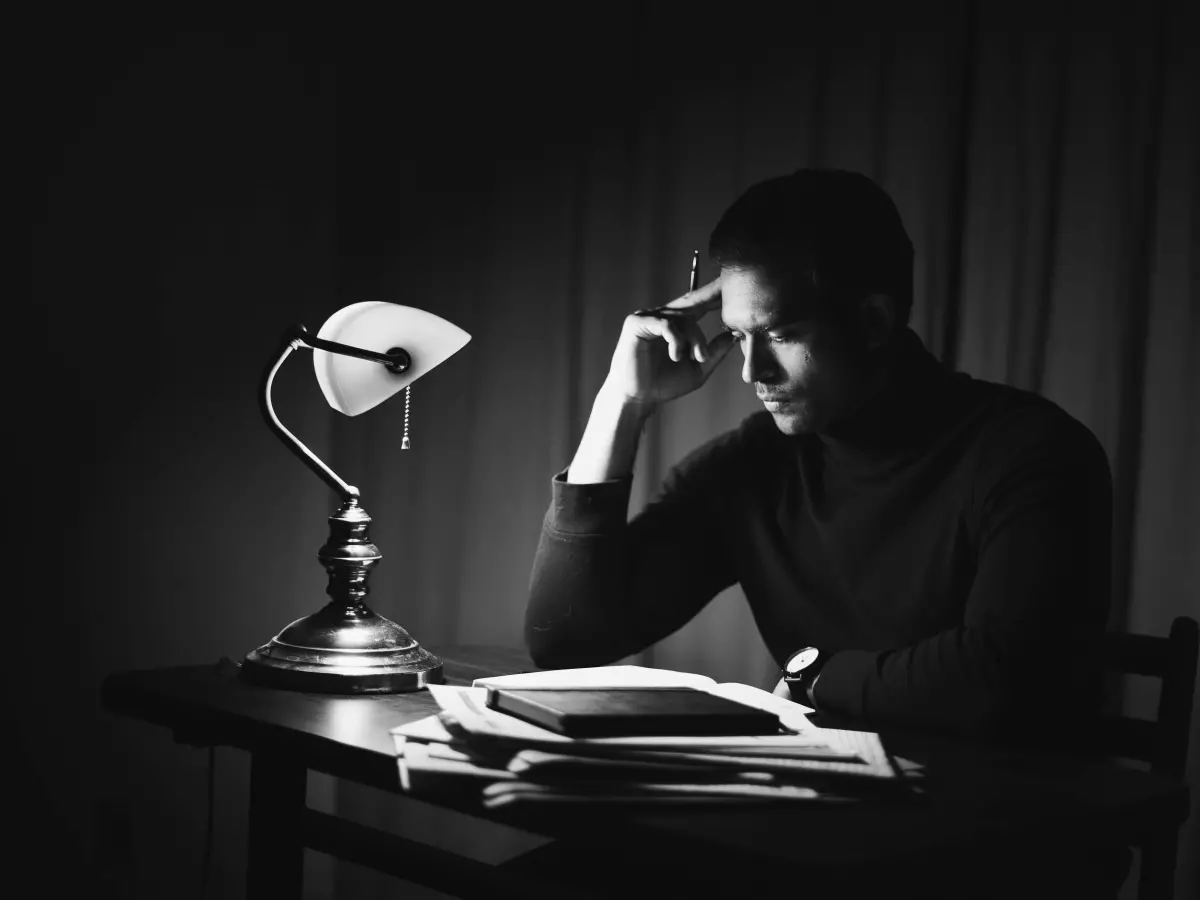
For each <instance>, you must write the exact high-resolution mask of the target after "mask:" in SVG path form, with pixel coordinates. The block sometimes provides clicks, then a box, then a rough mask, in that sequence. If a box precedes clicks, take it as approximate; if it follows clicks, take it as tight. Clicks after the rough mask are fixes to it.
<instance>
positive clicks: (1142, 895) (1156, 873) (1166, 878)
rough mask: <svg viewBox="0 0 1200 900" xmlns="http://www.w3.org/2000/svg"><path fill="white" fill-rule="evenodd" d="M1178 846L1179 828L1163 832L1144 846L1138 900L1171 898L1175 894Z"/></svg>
mask: <svg viewBox="0 0 1200 900" xmlns="http://www.w3.org/2000/svg"><path fill="white" fill-rule="evenodd" d="M1178 846H1179V832H1178V831H1177V830H1172V831H1169V832H1167V833H1165V834H1162V835H1161V836H1159V837H1158V838H1157V839H1155V840H1152V841H1147V842H1146V843H1145V844H1144V845H1143V846H1142V848H1141V850H1142V871H1141V875H1140V876H1139V877H1138V900H1171V898H1173V897H1174V896H1175V857H1176V854H1177V853H1178Z"/></svg>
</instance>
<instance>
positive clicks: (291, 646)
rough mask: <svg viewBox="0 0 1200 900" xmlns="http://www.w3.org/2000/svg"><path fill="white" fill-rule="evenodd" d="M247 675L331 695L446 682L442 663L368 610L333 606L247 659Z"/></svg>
mask: <svg viewBox="0 0 1200 900" xmlns="http://www.w3.org/2000/svg"><path fill="white" fill-rule="evenodd" d="M242 674H243V676H244V677H246V678H247V679H248V680H250V681H253V682H255V683H258V684H265V685H269V686H272V687H282V688H287V689H289V690H295V691H314V692H318V693H325V694H394V693H400V692H403V691H417V690H420V689H421V688H423V687H425V685H427V684H441V683H442V681H443V675H442V661H441V660H440V659H438V658H437V657H436V656H434V655H433V654H432V653H430V652H429V651H428V650H426V649H425V648H424V647H422V646H421V645H420V644H418V643H417V642H416V641H415V640H414V639H413V637H412V635H410V634H409V633H408V632H407V631H405V630H404V629H403V628H401V627H400V626H399V625H397V624H396V623H395V622H393V621H392V620H391V619H386V618H384V617H383V616H381V615H379V614H378V613H375V612H372V611H371V610H370V609H368V608H367V607H365V606H362V605H358V606H352V607H346V606H345V605H344V604H337V603H331V604H329V605H328V606H326V607H325V608H324V609H322V610H320V611H319V612H316V613H313V614H312V615H311V616H305V617H304V618H303V619H297V620H296V621H295V622H293V623H292V624H291V625H289V626H288V627H287V628H285V629H283V631H281V632H280V633H279V634H278V635H276V636H275V637H273V638H272V639H271V640H270V641H269V642H267V643H266V644H263V645H262V646H261V647H259V648H258V649H257V650H252V651H250V653H248V654H247V655H246V659H245V661H244V663H243V665H242Z"/></svg>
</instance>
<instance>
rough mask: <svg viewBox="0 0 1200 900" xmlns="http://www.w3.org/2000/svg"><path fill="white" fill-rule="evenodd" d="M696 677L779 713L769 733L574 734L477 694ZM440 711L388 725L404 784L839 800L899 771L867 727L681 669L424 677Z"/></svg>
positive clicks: (498, 792) (665, 799) (519, 795)
mask: <svg viewBox="0 0 1200 900" xmlns="http://www.w3.org/2000/svg"><path fill="white" fill-rule="evenodd" d="M488 686H503V687H512V688H581V687H588V688H629V687H693V688H697V689H699V690H705V691H708V692H710V693H713V694H716V695H718V696H722V697H727V698H729V699H732V700H736V701H738V702H741V703H745V704H747V705H749V706H754V707H756V708H758V709H763V710H767V711H768V712H772V713H775V714H776V715H778V717H779V720H780V724H781V726H782V728H781V732H780V733H779V734H775V735H747V736H744V737H742V736H723V737H707V736H706V737H696V736H678V737H657V736H655V737H609V738H587V739H584V738H571V737H567V736H565V735H562V734H558V733H556V732H552V731H549V730H547V729H544V728H541V727H540V726H537V725H533V724H530V723H528V722H525V721H523V720H521V719H517V718H514V717H513V716H509V715H507V714H505V713H502V712H498V711H496V710H493V709H490V708H489V707H487V706H486V705H485V704H486V696H487V687H488ZM429 690H430V692H431V693H432V694H433V697H434V699H435V700H436V701H437V703H438V706H439V707H440V708H441V712H440V713H438V714H437V715H433V716H430V717H428V718H425V719H421V720H418V721H416V722H413V723H410V724H408V725H404V726H401V727H399V728H396V729H394V730H393V732H392V734H393V737H394V739H395V742H396V750H397V754H398V756H399V766H400V781H401V785H402V786H403V788H404V789H405V790H406V791H411V792H414V793H418V794H419V793H422V792H424V791H425V790H431V791H445V790H446V789H447V787H456V788H462V789H464V790H468V791H479V792H480V793H481V795H482V798H483V802H484V804H485V806H487V807H489V808H496V807H502V806H505V805H507V804H510V803H515V802H518V801H535V800H536V801H552V802H568V801H569V802H578V801H581V800H586V801H587V802H608V803H612V802H620V803H629V802H638V803H695V802H701V801H702V802H706V803H711V802H743V803H744V802H748V801H758V802H761V801H785V802H786V801H797V800H800V801H806V802H812V801H823V802H845V801H847V800H850V799H855V798H858V797H861V796H864V794H865V793H866V792H867V790H868V789H869V788H873V787H876V786H880V785H894V784H896V783H897V782H899V780H900V776H899V772H898V770H897V769H896V767H895V766H894V765H893V763H892V760H891V759H890V758H889V757H888V755H887V753H886V752H885V751H884V749H883V746H882V744H881V743H880V740H879V736H878V735H877V734H874V733H870V732H859V731H840V730H832V729H824V728H817V727H816V726H813V725H812V724H810V723H809V721H808V719H807V717H806V714H807V713H809V712H811V710H809V709H808V708H807V707H804V706H801V705H800V704H797V703H793V702H792V701H790V700H787V699H785V698H783V697H777V696H774V695H773V694H770V693H768V692H766V691H763V690H759V689H758V688H754V687H750V686H749V685H744V684H733V683H726V684H717V683H716V682H715V681H713V680H712V679H711V678H706V677H705V676H702V675H694V674H691V673H686V672H673V671H670V670H664V669H649V668H643V667H641V666H602V667H596V668H588V669H566V670H558V671H550V672H536V673H529V674H523V675H507V676H502V677H497V678H484V679H478V680H477V681H476V682H475V683H474V685H473V686H472V687H451V686H448V685H436V684H435V685H430V686H429Z"/></svg>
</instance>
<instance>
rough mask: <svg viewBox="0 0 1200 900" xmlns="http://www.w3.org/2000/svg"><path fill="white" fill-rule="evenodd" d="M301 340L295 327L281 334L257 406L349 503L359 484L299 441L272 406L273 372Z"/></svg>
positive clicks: (282, 437)
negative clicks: (339, 473)
mask: <svg viewBox="0 0 1200 900" xmlns="http://www.w3.org/2000/svg"><path fill="white" fill-rule="evenodd" d="M301 340H302V339H301V338H300V337H297V336H296V335H295V333H294V331H289V332H288V333H287V334H286V335H285V336H284V340H283V345H282V346H281V347H280V349H279V353H278V355H277V357H276V358H275V360H274V361H273V362H272V363H271V364H270V365H268V366H267V368H266V371H265V372H264V373H263V381H262V390H261V391H260V392H259V406H260V408H261V409H262V414H263V418H265V419H266V420H267V425H268V426H270V428H271V430H272V431H273V432H275V435H276V436H277V437H278V438H279V439H280V440H281V441H283V443H284V445H285V446H286V447H287V448H288V449H289V450H291V451H292V452H293V453H294V454H296V456H298V457H299V458H300V461H301V462H302V463H304V464H305V465H306V466H308V467H309V468H310V469H311V470H312V471H313V472H315V473H316V475H317V477H318V478H320V479H321V480H322V481H324V482H325V483H326V484H327V485H329V486H330V487H331V488H333V490H334V491H336V492H337V494H338V496H339V497H341V498H342V500H343V501H344V502H345V503H347V504H348V503H349V502H350V501H357V500H358V497H359V492H358V488H356V487H354V486H353V485H351V484H347V483H346V482H345V481H343V480H342V479H341V478H340V477H339V476H338V474H337V473H336V472H334V471H333V469H331V468H329V466H327V465H325V463H324V462H322V461H321V459H320V458H319V457H318V456H317V455H316V454H315V453H313V452H312V451H311V450H309V449H308V448H307V447H306V446H304V444H302V443H300V440H299V439H298V438H297V437H296V436H295V435H294V434H292V433H291V432H290V431H288V430H287V429H286V428H285V427H284V426H283V423H282V422H280V421H279V417H278V416H277V415H275V407H274V405H273V404H272V403H271V387H272V385H273V384H274V383H275V373H276V372H278V371H279V368H280V366H282V365H283V363H284V360H286V359H287V358H288V357H289V356H291V354H292V351H293V350H296V349H297V348H299V347H300V346H301Z"/></svg>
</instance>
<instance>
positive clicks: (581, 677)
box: [471, 666, 716, 690]
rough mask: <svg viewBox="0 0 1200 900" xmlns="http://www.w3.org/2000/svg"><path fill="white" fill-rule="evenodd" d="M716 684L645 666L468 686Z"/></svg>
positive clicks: (556, 672) (555, 672) (504, 678)
mask: <svg viewBox="0 0 1200 900" xmlns="http://www.w3.org/2000/svg"><path fill="white" fill-rule="evenodd" d="M715 684H716V682H715V681H713V680H712V679H711V678H709V677H708V676H707V675H697V674H695V673H694V672H675V671H673V670H671V669H652V668H648V667H646V666H589V667H587V668H583V669H551V670H549V671H546V672H522V673H519V674H517V675H496V676H493V677H491V678H476V679H475V680H474V681H473V682H471V687H477V688H481V687H505V688H514V689H520V688H547V689H556V690H567V689H570V688H592V689H597V688H599V689H605V688H651V687H693V688H699V689H700V690H707V689H708V688H710V687H712V686H713V685H715Z"/></svg>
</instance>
